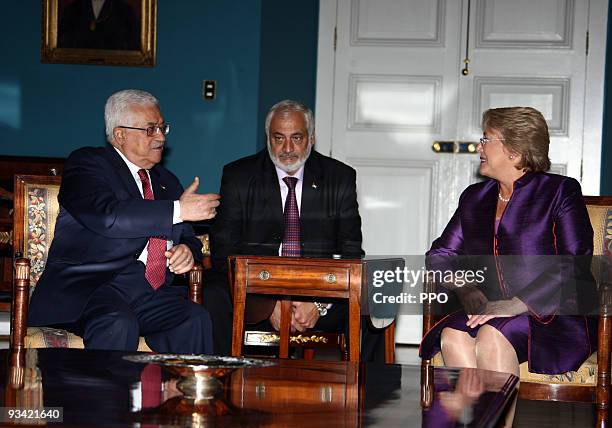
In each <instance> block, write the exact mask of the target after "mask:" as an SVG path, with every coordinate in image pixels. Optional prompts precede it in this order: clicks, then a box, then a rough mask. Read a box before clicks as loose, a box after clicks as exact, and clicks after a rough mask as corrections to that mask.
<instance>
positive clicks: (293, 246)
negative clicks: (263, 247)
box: [281, 177, 302, 257]
mask: <svg viewBox="0 0 612 428" xmlns="http://www.w3.org/2000/svg"><path fill="white" fill-rule="evenodd" d="M283 181H284V182H285V184H286V185H287V187H288V188H289V193H288V194H287V200H285V210H284V212H283V218H284V220H285V233H284V234H283V248H282V250H281V256H284V257H300V256H301V255H302V251H301V249H300V212H299V211H298V205H297V199H296V197H295V186H296V184H297V182H298V179H297V178H295V177H285V178H283Z"/></svg>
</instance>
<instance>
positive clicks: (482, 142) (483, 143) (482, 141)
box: [480, 137, 504, 146]
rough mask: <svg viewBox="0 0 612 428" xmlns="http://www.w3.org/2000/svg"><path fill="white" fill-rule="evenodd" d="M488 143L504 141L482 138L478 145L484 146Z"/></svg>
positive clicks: (501, 139)
mask: <svg viewBox="0 0 612 428" xmlns="http://www.w3.org/2000/svg"><path fill="white" fill-rule="evenodd" d="M490 141H504V139H503V138H487V137H482V138H481V139H480V144H482V145H483V146H484V145H485V144H487V143H488V142H490Z"/></svg>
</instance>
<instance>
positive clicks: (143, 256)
mask: <svg viewBox="0 0 612 428" xmlns="http://www.w3.org/2000/svg"><path fill="white" fill-rule="evenodd" d="M113 148H114V149H115V150H116V151H117V153H119V156H121V159H123V162H125V164H126V165H127V167H128V168H129V170H130V173H131V174H132V178H133V179H134V181H135V182H136V186H137V187H138V190H139V191H140V196H142V197H143V198H144V193H143V191H142V180H141V179H140V176H139V175H138V171H140V170H141V169H143V168H141V167H139V166H138V165H136V164H134V163H133V162H131V161H130V160H129V159H128V158H126V157H125V155H124V154H123V153H121V151H120V150H119V149H117V147H113ZM145 171H146V172H147V176H149V183H151V175H150V174H149V170H148V169H145ZM151 193H153V184H152V183H151ZM153 196H155V195H153ZM182 221H183V220H181V203H180V202H179V201H174V209H173V211H172V224H177V223H181V222H182ZM173 245H174V243H173V242H172V241H171V240H169V241H167V248H168V249H170V248H172V246H173ZM148 249H149V243H148V242H147V245H146V246H145V247H144V250H142V253H140V257H138V260H139V261H141V262H143V263H144V264H147V255H148V254H149V250H148ZM167 263H168V262H167Z"/></svg>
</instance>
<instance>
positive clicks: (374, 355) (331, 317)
mask: <svg viewBox="0 0 612 428" xmlns="http://www.w3.org/2000/svg"><path fill="white" fill-rule="evenodd" d="M247 328H248V329H250V330H263V331H273V328H272V325H271V324H270V321H268V320H265V321H262V322H260V323H257V324H253V325H248V326H247ZM309 331H310V330H309ZM312 331H323V332H326V333H344V337H346V339H347V342H348V338H349V334H348V333H349V325H348V304H347V303H334V304H333V305H332V307H331V308H330V309H329V311H328V312H327V315H325V316H323V317H319V319H318V321H317V323H316V324H315V326H314V327H313V328H312ZM348 346H351V344H350V343H348ZM361 361H364V362H380V363H384V362H385V331H384V330H379V329H375V328H374V327H373V326H372V323H371V322H370V320H369V318H368V317H365V316H363V317H361Z"/></svg>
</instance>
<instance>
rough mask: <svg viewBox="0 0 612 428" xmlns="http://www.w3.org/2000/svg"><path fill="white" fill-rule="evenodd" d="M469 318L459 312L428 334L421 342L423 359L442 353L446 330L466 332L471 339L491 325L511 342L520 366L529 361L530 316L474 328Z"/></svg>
mask: <svg viewBox="0 0 612 428" xmlns="http://www.w3.org/2000/svg"><path fill="white" fill-rule="evenodd" d="M467 321H468V317H467V315H466V313H465V312H464V311H457V312H454V313H452V314H450V315H448V316H447V317H446V318H443V319H442V320H441V321H440V322H439V323H437V324H436V325H435V326H434V327H433V328H432V329H431V330H429V331H428V332H427V334H426V335H425V337H424V338H423V341H422V342H421V349H420V350H419V355H420V357H421V358H423V359H426V360H429V359H431V358H433V357H434V355H436V354H437V353H438V352H440V349H441V348H440V336H441V335H442V330H444V329H445V328H452V329H455V330H459V331H465V332H466V333H468V334H469V335H470V336H471V337H473V338H475V337H476V335H477V334H478V330H480V327H482V326H483V325H489V326H491V327H493V328H495V329H496V330H498V331H499V332H500V333H501V334H503V335H504V337H505V338H506V339H507V340H508V342H510V344H511V345H512V347H513V348H514V350H515V351H516V356H517V358H518V362H519V364H521V363H524V362H525V361H527V358H528V347H529V345H528V344H529V315H527V314H521V315H517V316H514V317H503V318H502V317H500V318H493V319H490V320H489V321H487V322H486V323H484V324H482V325H479V326H476V327H474V328H471V327H468V326H467V325H466V323H467Z"/></svg>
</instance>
